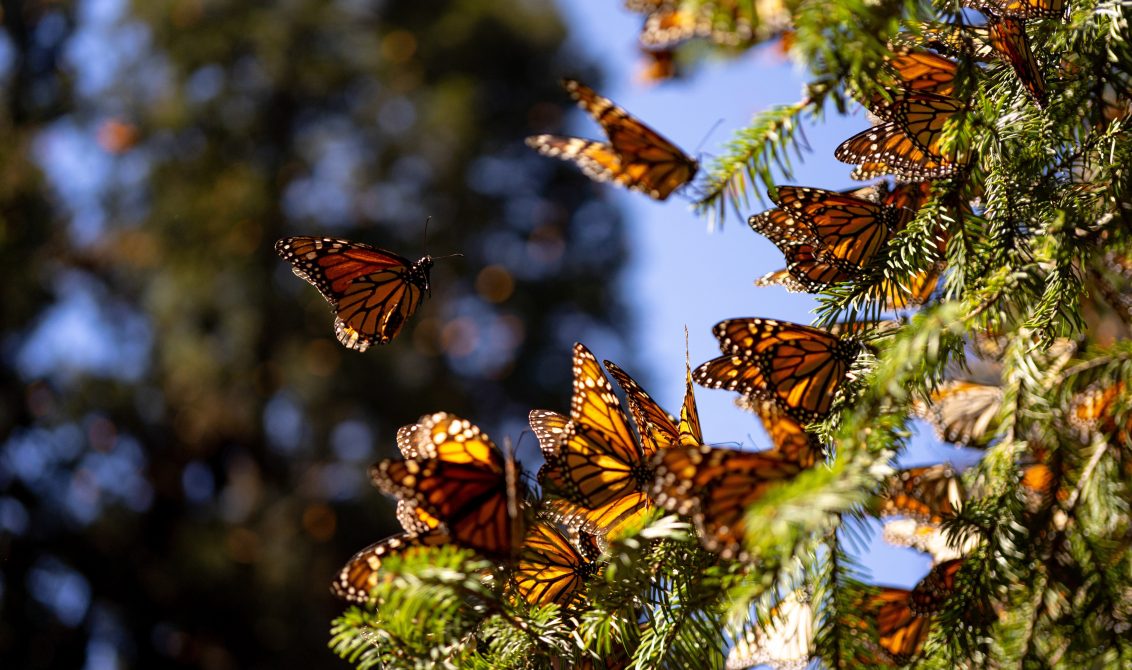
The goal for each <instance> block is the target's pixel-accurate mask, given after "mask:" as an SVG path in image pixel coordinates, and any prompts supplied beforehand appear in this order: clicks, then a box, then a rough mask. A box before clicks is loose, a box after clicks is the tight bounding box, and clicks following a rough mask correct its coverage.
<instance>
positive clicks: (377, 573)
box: [330, 531, 448, 604]
mask: <svg viewBox="0 0 1132 670" xmlns="http://www.w3.org/2000/svg"><path fill="white" fill-rule="evenodd" d="M447 539H448V538H447V535H445V534H444V533H443V532H440V531H434V532H432V533H428V534H425V535H419V536H414V535H411V534H404V533H402V534H399V535H394V536H392V537H387V538H385V539H384V540H381V541H380V542H375V543H373V544H371V545H369V546H368V547H366V548H365V549H362V550H361V551H359V552H358V553H356V554H354V555H353V556H352V557H351V558H350V560H348V561H346V565H344V566H342V569H341V570H339V571H338V575H337V576H336V577H335V578H334V581H333V582H331V583H330V591H331V593H333V594H334V595H336V596H338V597H339V598H342V599H343V600H346V601H349V602H352V603H358V604H364V603H365V602H366V601H368V600H369V594H370V593H371V592H372V591H373V588H374V587H375V586H377V585H378V583H379V582H380V581H381V564H382V561H383V560H385V559H386V558H388V557H389V556H392V555H395V554H398V555H404V554H406V553H407V552H411V551H412V550H413V549H414V548H416V547H420V546H436V545H441V544H445V543H446V542H447Z"/></svg>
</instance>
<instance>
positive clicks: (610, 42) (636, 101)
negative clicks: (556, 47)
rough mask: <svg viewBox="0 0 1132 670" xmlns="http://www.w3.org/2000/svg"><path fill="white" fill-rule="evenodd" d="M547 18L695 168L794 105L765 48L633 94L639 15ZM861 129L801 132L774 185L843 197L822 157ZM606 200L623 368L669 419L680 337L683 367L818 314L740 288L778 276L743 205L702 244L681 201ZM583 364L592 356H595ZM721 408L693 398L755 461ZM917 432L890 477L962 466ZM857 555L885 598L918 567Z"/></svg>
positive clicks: (758, 436) (600, 4)
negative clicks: (737, 326)
mask: <svg viewBox="0 0 1132 670" xmlns="http://www.w3.org/2000/svg"><path fill="white" fill-rule="evenodd" d="M558 5H559V8H560V11H561V12H562V14H563V16H564V18H565V20H566V21H567V23H568V25H569V27H570V31H571V38H570V39H571V40H572V41H573V42H574V44H575V45H576V46H578V47H579V48H580V49H582V50H584V51H585V52H587V53H589V54H591V55H592V56H594V57H595V58H596V59H597V60H598V61H599V62H601V63H602V64H603V66H604V70H605V81H604V83H603V84H602V85H601V86H600V87H598V92H599V93H601V94H602V95H605V96H607V97H609V98H611V99H613V100H614V101H615V102H616V103H618V104H619V105H620V106H622V107H624V108H625V109H626V110H627V111H628V112H629V113H631V114H633V115H634V116H636V117H638V118H640V119H642V120H643V121H645V122H646V123H647V124H649V125H650V126H652V127H653V128H655V129H656V130H657V131H659V132H660V133H661V134H662V135H665V136H666V137H668V138H669V139H670V140H672V141H674V142H675V143H676V144H678V145H680V146H681V147H683V148H684V149H685V150H686V151H688V152H689V153H692V152H694V151H695V149H696V147H697V146H700V145H701V144H702V149H700V151H701V152H702V154H703V155H702V156H701V161H702V162H703V163H705V164H710V162H711V159H712V155H713V154H714V155H719V153H720V152H721V151H722V147H723V145H724V144H725V143H726V142H727V141H728V140H729V139H730V137H731V136H732V134H733V133H734V132H735V131H736V130H738V129H740V128H742V127H744V126H745V125H747V124H749V123H750V121H751V119H752V117H753V116H754V115H755V114H757V113H759V112H760V111H762V110H764V109H767V108H768V107H772V106H775V105H783V104H791V103H794V102H797V101H798V100H799V99H800V98H801V95H802V93H801V91H802V85H803V83H804V81H805V78H804V72H803V71H802V70H801V68H799V67H798V66H796V65H794V64H792V63H791V62H789V61H787V60H785V59H784V58H783V57H782V56H781V55H779V54H778V53H777V51H776V50H775V49H773V48H760V49H754V50H751V51H748V52H746V53H744V54H742V55H740V56H738V57H734V58H724V57H720V58H719V59H717V60H709V61H707V62H703V63H700V64H697V66H696V67H695V69H694V71H693V72H691V73H690V76H689V77H687V78H685V79H683V80H678V81H670V82H665V83H662V84H659V85H648V84H644V83H641V82H640V81H639V80H638V77H637V75H636V70H637V68H638V67H639V64H640V52H639V50H638V47H637V42H636V37H637V33H638V32H639V30H640V26H641V22H642V20H641V17H640V15H638V14H634V13H632V12H629V11H628V10H626V9H624V7H622V5H621V3H619V2H615V1H614V0H558ZM566 74H571V73H569V72H568V71H567V73H566ZM563 96H565V93H563ZM717 123H718V126H717V127H716V128H715V130H714V131H712V128H713V126H716V124H717ZM867 125H868V123H867V121H866V120H865V118H864V115H863V114H862V113H860V112H858V113H857V114H856V115H852V116H848V117H839V116H836V115H829V116H827V117H826V118H825V119H824V120H823V121H821V122H820V123H818V124H816V125H815V124H812V123H811V124H807V126H806V128H805V136H806V138H807V140H808V142H809V145H810V147H811V148H812V149H813V151H812V152H811V153H808V154H806V155H805V156H804V162H803V163H798V164H795V180H794V181H793V182H785V181H784V182H781V183H795V184H799V185H803V186H814V187H820V188H829V189H843V188H849V187H851V186H853V185H854V182H853V181H851V180H850V179H849V171H850V169H851V166H848V165H845V164H843V163H840V162H838V161H837V160H835V159H834V158H833V150H834V148H835V147H836V146H837V145H838V144H839V143H840V142H841V141H842V140H844V139H845V138H847V137H849V136H850V135H852V134H853V133H856V132H858V131H860V130H863V129H864V128H865V127H867ZM570 131H571V132H574V133H576V134H578V135H579V136H583V137H592V138H595V139H601V137H602V134H601V129H600V128H599V127H598V125H597V124H596V123H594V122H592V121H591V120H590V119H588V118H587V117H586V116H585V115H584V113H582V112H581V111H579V112H578V113H577V114H576V115H575V117H574V122H573V124H572V126H571V128H570ZM709 132H710V135H709ZM705 136H706V138H707V139H706V141H705ZM610 191H611V197H613V198H615V199H616V202H617V203H618V205H619V206H620V207H621V209H622V211H623V212H624V214H625V219H626V223H627V227H628V237H629V248H630V256H631V260H630V264H629V267H628V268H627V269H626V272H625V274H624V277H623V279H622V285H621V290H622V292H623V294H624V295H625V298H626V303H627V304H629V305H630V306H631V309H632V310H633V313H632V315H631V318H632V321H633V323H634V328H633V334H632V337H633V341H632V343H631V345H632V347H633V349H634V351H635V354H636V359H637V360H638V361H641V364H642V365H648V366H649V368H648V369H644V370H630V372H631V373H633V374H634V375H636V376H638V378H639V379H641V380H643V383H644V385H645V388H646V389H647V390H648V392H649V393H650V394H651V395H652V396H653V397H654V398H656V400H657V401H658V402H659V403H660V404H661V406H663V407H665V408H666V409H668V410H669V411H673V410H676V409H678V408H679V406H680V401H681V396H682V394H683V388H684V386H683V384H684V327H685V326H687V327H688V332H689V343H690V349H691V359H692V365H693V366H695V365H697V364H698V363H701V362H703V361H706V360H708V359H709V358H712V357H714V356H717V355H718V353H719V349H718V345H717V342H716V340H715V338H714V337H713V336H712V334H711V328H712V326H713V325H714V324H715V323H716V322H718V321H721V320H723V319H726V318H733V317H743V316H758V317H769V318H776V319H782V320H787V321H795V322H799V323H809V322H810V321H811V320H812V319H813V314H811V310H812V309H813V308H814V307H815V306H816V305H817V302H816V301H815V300H814V298H813V296H810V295H807V294H791V293H787V292H786V291H785V290H784V289H781V288H777V287H774V288H758V287H755V286H754V285H753V281H754V280H755V279H756V278H757V277H760V276H762V275H763V274H765V273H767V272H770V271H772V270H776V269H778V268H780V267H782V266H783V264H784V263H783V259H782V255H781V253H779V252H778V250H777V249H775V247H774V246H773V245H772V244H771V243H770V242H769V241H767V240H766V239H765V238H763V237H761V236H759V235H756V234H755V233H754V232H752V231H751V230H750V228H748V227H747V224H746V220H745V218H746V216H748V215H750V214H755V213H757V212H758V211H761V208H762V207H761V205H758V204H755V205H753V206H754V207H756V208H758V209H752V210H751V211H749V212H745V213H744V217H743V220H740V219H739V218H738V217H736V216H734V215H732V216H731V218H729V219H728V220H727V221H726V222H725V224H724V226H723V229H722V230H715V231H709V230H708V223H707V220H706V219H704V218H700V217H697V216H696V215H695V214H694V213H693V212H692V210H691V205H690V200H689V199H688V198H685V199H681V198H680V197H678V196H673V197H671V198H670V199H669V200H668V201H667V202H662V203H658V202H654V201H652V200H651V199H649V198H647V197H645V196H643V195H641V194H638V193H632V192H629V191H625V190H623V189H618V188H615V187H610ZM594 353H595V354H596V355H597V356H598V357H599V358H601V357H602V356H603V353H602V352H601V351H595V352H594ZM733 400H734V394H733V393H727V392H723V391H714V390H708V389H704V388H699V387H697V389H696V401H697V403H698V406H699V409H700V415H701V418H702V421H703V426H704V434H705V438H706V439H707V441H708V442H714V443H721V442H722V443H734V442H742V443H744V444H746V445H748V446H751V445H753V446H755V447H757V448H760V449H761V448H766V447H767V446H768V443H767V441H766V438H765V436H764V435H763V433H762V432H761V429H760V428H759V427H758V426H757V422H756V420H755V419H754V417H753V416H752V415H750V414H747V413H745V412H743V411H741V410H739V409H738V408H736V407H735V405H734V403H733ZM919 428H920V431H919V435H918V437H917V439H916V440H915V441H914V444H913V445H912V448H911V449H910V450H909V452H908V453H906V454H904V455H902V457H901V459H900V461H901V464H903V465H919V464H925V463H938V462H941V461H956V462H958V463H970V462H971V460H972V458H971V456H972V454H971V453H970V452H967V451H965V450H961V449H957V448H954V447H951V446H950V445H946V444H942V443H940V442H939V441H938V440H936V439H935V438H934V436H933V435H932V434H931V431H930V429H928V428H927V427H926V426H923V425H920V426H919ZM876 527H878V528H879V525H876ZM869 553H870V558H869V559H868V560H867V561H865V565H866V566H867V567H869V568H871V569H872V570H873V572H874V574H879V575H883V579H879V578H878V580H877V581H878V582H881V583H884V584H891V585H902V586H910V585H911V584H914V583H915V582H916V581H917V580H918V579H919V578H920V577H922V576H923V575H924V573H926V572H927V570H928V566H929V565H930V560H929V559H928V558H927V556H926V555H924V554H921V553H919V552H915V551H912V550H909V549H900V548H896V547H891V546H888V545H886V544H884V543H883V542H881V541H880V539H879V532H878V533H877V534H876V537H875V538H874V541H873V542H872V543H871V546H870V548H869Z"/></svg>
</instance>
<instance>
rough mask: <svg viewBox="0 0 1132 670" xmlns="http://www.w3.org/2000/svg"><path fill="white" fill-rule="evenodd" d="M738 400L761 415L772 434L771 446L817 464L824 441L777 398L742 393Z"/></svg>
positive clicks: (806, 464) (806, 463)
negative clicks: (763, 397)
mask: <svg viewBox="0 0 1132 670" xmlns="http://www.w3.org/2000/svg"><path fill="white" fill-rule="evenodd" d="M735 402H736V404H738V405H739V406H740V407H742V408H743V409H746V410H747V411H749V412H753V413H754V414H755V415H756V416H758V417H759V421H760V422H762V425H763V429H764V430H766V432H767V435H769V436H770V443H771V445H772V447H771V449H772V450H773V451H774V452H776V453H779V454H782V455H783V456H784V457H785V458H787V459H788V460H791V461H794V462H795V463H797V464H798V465H800V466H802V467H803V468H808V467H810V466H812V465H814V464H815V463H817V461H818V459H819V458H821V455H822V452H823V451H824V449H823V448H822V444H821V441H819V440H818V439H817V438H816V437H815V436H814V435H812V434H810V433H807V432H806V429H805V428H803V427H802V424H800V423H798V422H797V421H795V420H794V419H792V418H790V416H789V415H787V414H786V413H785V412H783V411H782V409H781V408H780V407H779V406H778V405H776V404H775V403H774V402H772V401H770V400H761V399H759V398H751V397H749V396H739V398H738V399H737V400H736V401H735Z"/></svg>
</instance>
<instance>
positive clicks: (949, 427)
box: [913, 380, 1004, 447]
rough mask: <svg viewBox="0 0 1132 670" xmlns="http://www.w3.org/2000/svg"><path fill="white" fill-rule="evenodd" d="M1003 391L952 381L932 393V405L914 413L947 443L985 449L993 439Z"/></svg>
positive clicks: (918, 406)
mask: <svg viewBox="0 0 1132 670" xmlns="http://www.w3.org/2000/svg"><path fill="white" fill-rule="evenodd" d="M1003 397H1004V396H1003V391H1002V388H1001V387H999V386H991V385H989V384H978V383H975V382H969V381H959V380H953V381H948V382H944V383H943V384H941V385H940V386H939V388H937V389H936V390H935V391H932V393H931V396H930V402H928V403H923V402H917V403H916V404H915V405H914V406H913V409H914V411H915V412H916V414H918V415H919V416H921V417H923V418H924V419H926V420H927V421H928V422H929V423H931V425H932V427H933V428H935V432H936V435H938V436H939V439H941V440H944V441H945V442H951V443H954V444H961V445H963V446H968V447H986V446H987V445H989V444H990V442H991V441H992V440H993V439H994V435H995V428H996V421H995V419H996V418H997V417H998V410H999V409H1000V408H1001V407H1002V402H1003Z"/></svg>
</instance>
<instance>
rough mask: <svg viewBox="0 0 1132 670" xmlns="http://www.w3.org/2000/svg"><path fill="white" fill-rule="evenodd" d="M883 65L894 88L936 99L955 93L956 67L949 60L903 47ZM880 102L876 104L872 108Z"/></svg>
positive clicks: (954, 63)
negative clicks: (894, 79)
mask: <svg viewBox="0 0 1132 670" xmlns="http://www.w3.org/2000/svg"><path fill="white" fill-rule="evenodd" d="M886 65H887V67H888V69H889V70H890V71H891V72H892V73H893V74H895V75H896V78H897V80H898V82H899V83H897V87H898V88H900V89H903V90H905V91H911V92H917V93H935V94H937V95H951V94H952V93H953V92H954V91H955V73H956V71H957V70H958V67H959V66H958V63H956V62H955V61H953V60H951V59H950V58H944V57H943V56H939V55H936V54H934V53H931V52H930V51H923V50H921V49H911V48H908V47H903V48H897V49H895V50H894V51H893V54H892V56H890V57H889V58H888V60H887V62H886ZM884 102H885V101H884V100H876V101H874V106H875V105H878V104H881V105H883V104H884Z"/></svg>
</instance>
